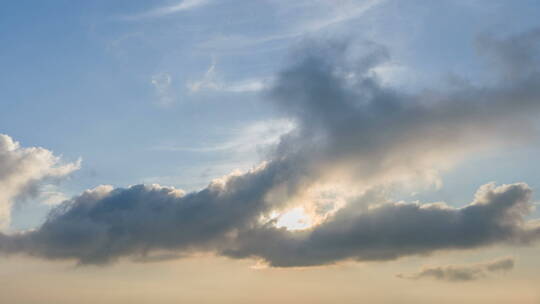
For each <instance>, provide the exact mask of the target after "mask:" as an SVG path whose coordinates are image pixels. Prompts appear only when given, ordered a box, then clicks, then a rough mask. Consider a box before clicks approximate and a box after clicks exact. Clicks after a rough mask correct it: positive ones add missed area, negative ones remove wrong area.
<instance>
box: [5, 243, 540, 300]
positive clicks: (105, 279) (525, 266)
mask: <svg viewBox="0 0 540 304" xmlns="http://www.w3.org/2000/svg"><path fill="white" fill-rule="evenodd" d="M539 254H540V248H539V247H538V246H531V247H519V248H517V247H511V246H503V247H501V246H499V247H493V248H488V249H480V250H469V251H465V252H463V251H447V252H439V253H435V254H432V255H429V256H416V257H408V258H403V259H399V260H396V261H389V262H369V263H360V262H353V261H350V262H345V263H341V264H339V265H332V266H319V267H310V268H285V269H284V268H264V269H255V268H254V267H253V266H254V265H255V264H256V262H255V261H253V260H232V259H227V258H222V257H213V256H197V257H192V258H185V259H180V260H174V261H167V262H154V263H134V262H130V261H122V262H119V263H116V264H112V265H106V266H76V265H75V264H74V262H69V261H57V262H51V261H43V260H39V259H34V258H27V257H2V258H0V303H16V304H34V303H35V304H38V303H39V304H42V303H55V304H64V303H66V304H67V303H81V304H86V303H104V304H112V303H118V304H123V303H126V304H127V303H130V304H143V303H231V304H232V303H321V304H322V303H426V304H427V303H471V304H472V303H475V304H476V303H480V304H482V303H486V304H487V303H490V304H493V303H522V304H537V303H540V288H538V286H540V273H538V271H537V270H538V269H540V260H538V258H537V257H538V256H539ZM501 256H511V257H513V258H515V260H516V266H515V268H514V269H513V270H511V271H509V272H508V273H505V274H493V275H489V276H487V277H485V278H482V279H479V280H475V281H468V282H447V281H437V280H433V279H429V278H426V279H421V280H405V279H400V278H397V277H396V274H397V273H413V272H416V271H418V270H419V269H420V268H421V267H422V266H426V265H430V266H442V265H456V264H468V263H478V262H485V261H486V260H493V259H495V258H498V257H501Z"/></svg>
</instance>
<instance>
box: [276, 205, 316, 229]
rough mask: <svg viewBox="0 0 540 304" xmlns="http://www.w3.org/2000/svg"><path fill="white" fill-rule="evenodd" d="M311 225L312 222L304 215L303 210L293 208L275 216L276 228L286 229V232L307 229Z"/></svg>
mask: <svg viewBox="0 0 540 304" xmlns="http://www.w3.org/2000/svg"><path fill="white" fill-rule="evenodd" d="M312 225H313V221H312V220H311V218H310V217H309V215H307V214H306V212H305V210H304V208H302V207H297V208H293V209H291V210H289V211H287V212H285V213H283V214H281V215H278V216H277V221H276V227H278V228H282V227H284V228H287V229H288V230H303V229H308V228H310V227H311V226H312Z"/></svg>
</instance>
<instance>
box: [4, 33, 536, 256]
mask: <svg viewBox="0 0 540 304" xmlns="http://www.w3.org/2000/svg"><path fill="white" fill-rule="evenodd" d="M531 37H532V38H531ZM533 38H534V35H533V36H531V35H529V34H528V33H527V34H523V35H521V36H518V37H511V38H508V39H514V40H516V41H523V42H521V43H513V45H515V46H516V47H521V46H522V45H526V46H527V47H532V46H533V45H535V44H534V41H535V40H534V39H533ZM489 39H495V38H492V37H491V38H489ZM508 39H506V40H505V39H499V40H490V41H497V42H498V43H502V44H504V41H507V40H508ZM527 41H528V42H527ZM498 45H499V44H497V43H494V44H491V45H490V46H489V50H490V51H489V52H491V53H490V54H499V53H500V52H503V50H501V49H500V48H499V46H498ZM505 45H506V44H505ZM485 52H486V51H485ZM504 52H506V51H504ZM530 54H531V57H530V58H529V59H527V60H529V62H531V63H535V64H536V63H537V61H536V58H534V56H533V55H534V54H535V53H532V52H531V53H530ZM293 57H294V59H293V60H292V61H291V62H290V64H289V65H288V67H286V68H285V69H284V70H283V71H282V72H281V73H279V74H278V75H277V76H276V78H275V81H274V83H273V85H272V88H271V89H269V90H268V91H267V92H266V94H267V97H268V100H270V102H272V103H273V105H274V106H275V107H276V109H278V111H280V112H281V113H283V115H284V116H286V117H287V118H288V119H290V120H292V121H294V125H295V129H293V130H292V131H291V132H289V133H287V134H285V135H283V136H281V138H280V140H279V143H278V144H276V146H275V147H274V149H272V150H271V151H270V152H269V153H268V155H267V160H266V161H265V162H264V163H263V164H262V165H260V166H258V167H256V168H254V169H252V170H250V171H249V172H246V173H243V174H232V175H230V176H227V177H224V178H223V179H221V180H216V181H214V182H212V183H211V184H210V185H209V186H208V187H206V188H205V189H202V190H200V191H196V192H192V193H187V194H186V193H183V192H182V191H179V190H177V189H174V188H169V187H162V186H158V185H137V186H132V187H129V188H117V189H114V188H112V187H110V186H100V187H97V188H95V189H92V190H88V191H86V192H84V193H83V194H81V195H79V196H76V197H74V198H72V199H70V200H68V201H66V202H64V203H63V204H62V205H60V206H59V207H57V208H55V209H54V210H53V211H52V212H51V213H50V215H49V217H48V218H47V220H46V221H45V223H44V224H43V225H41V226H40V227H38V228H37V229H35V230H33V231H30V232H24V233H18V234H11V235H4V234H0V252H3V253H5V254H17V253H23V254H27V255H31V256H36V257H43V258H48V259H73V260H77V261H79V262H80V263H90V264H100V263H108V262H111V261H114V260H116V259H118V258H121V257H133V256H135V257H138V258H140V257H146V256H149V255H152V254H153V253H155V252H160V251H166V252H169V251H173V252H174V253H176V254H182V255H185V254H190V253H193V252H200V251H205V252H212V253H216V254H220V255H225V256H228V257H232V258H248V257H249V258H258V259H262V260H264V261H266V262H267V263H268V264H270V265H272V266H279V267H293V266H312V265H324V264H332V263H336V262H339V261H342V260H350V259H352V260H360V261H372V260H391V259H396V258H399V257H402V256H407V255H415V254H427V253H432V252H435V251H439V250H457V249H470V248H478V247H482V246H488V245H494V244H503V243H512V244H528V243H530V242H532V241H534V240H535V239H537V238H538V237H539V236H540V227H538V226H537V225H534V224H533V222H528V221H527V220H526V219H525V218H526V216H527V215H528V214H529V213H530V211H531V209H532V206H533V204H532V202H531V195H532V191H531V189H530V188H529V187H528V186H527V185H526V184H524V183H516V184H511V185H502V186H498V187H497V186H495V185H494V184H488V185H484V186H482V187H480V189H479V190H478V192H477V194H476V196H475V198H474V199H473V200H472V202H471V203H470V204H467V205H465V206H464V207H462V208H455V207H450V206H447V205H445V204H443V203H435V204H418V203H414V204H413V203H403V202H392V201H389V200H388V199H385V198H384V195H383V194H382V192H379V190H378V189H384V188H387V187H392V186H393V185H395V184H398V183H411V182H418V181H427V182H434V181H435V180H436V178H437V173H438V172H439V171H440V170H444V169H448V168H450V167H451V166H452V165H453V164H454V163H456V162H457V161H459V160H460V159H462V158H464V157H467V156H469V155H477V154H479V153H481V152H482V151H485V150H486V149H493V148H498V147H506V146H508V145H514V144H515V145H517V144H526V143H527V142H529V141H531V140H534V139H535V138H536V136H537V132H536V129H535V128H534V120H535V119H536V118H537V116H538V111H539V109H540V73H539V72H538V70H537V69H530V70H529V71H528V72H527V73H528V74H527V77H522V75H519V77H518V76H516V77H513V76H511V75H512V74H504V75H502V76H501V77H500V79H499V80H498V81H497V82H496V83H495V84H493V85H489V86H488V85H485V86H482V87H475V86H472V85H467V84H464V85H463V86H461V87H459V88H456V89H453V90H451V91H449V90H441V91H437V90H432V91H429V92H419V93H417V94H410V93H404V92H400V91H399V90H396V89H393V88H389V87H386V86H383V85H381V84H380V81H379V79H378V78H377V76H376V74H374V73H373V69H375V68H376V67H377V66H379V65H380V64H383V63H384V62H386V61H387V60H388V58H389V54H388V52H387V50H386V49H385V48H383V47H381V46H378V45H376V44H373V43H362V44H351V43H343V42H325V43H315V44H310V45H306V46H305V48H303V49H302V51H301V52H299V53H298V54H296V56H293ZM501 58H504V65H506V66H511V65H513V64H518V63H513V61H512V60H513V57H511V56H510V57H508V56H502V57H501ZM520 60H521V58H520ZM498 64H502V63H501V62H499V63H498ZM508 75H510V76H511V77H509V76H508ZM327 183H339V184H341V185H345V186H346V187H347V188H348V189H350V191H351V192H352V193H355V195H354V196H352V197H351V196H348V197H347V198H346V202H345V203H344V205H343V206H339V207H338V208H330V209H333V210H334V211H333V212H331V213H329V212H324V211H321V214H323V215H324V216H323V218H322V220H321V221H320V223H318V224H317V225H315V226H312V227H310V228H308V229H305V230H299V231H291V230H287V229H286V228H277V227H276V224H275V222H276V220H275V219H273V218H272V217H271V216H270V215H271V214H272V213H273V212H276V211H284V210H287V209H288V208H292V207H295V204H296V203H297V202H298V201H302V200H305V199H306V194H307V193H309V191H312V190H313V189H316V188H317V187H320V186H321V185H324V184H327ZM335 199H336V200H338V199H341V198H339V197H336V198H335ZM330 205H331V204H330ZM319 207H320V206H319ZM322 207H323V208H322V209H325V208H328V206H322ZM334 207H335V206H334ZM315 209H317V208H315Z"/></svg>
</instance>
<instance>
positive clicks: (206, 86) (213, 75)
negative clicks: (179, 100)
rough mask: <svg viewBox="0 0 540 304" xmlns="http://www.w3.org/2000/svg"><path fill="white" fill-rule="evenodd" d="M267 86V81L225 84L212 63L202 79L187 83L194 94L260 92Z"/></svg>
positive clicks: (251, 80)
mask: <svg viewBox="0 0 540 304" xmlns="http://www.w3.org/2000/svg"><path fill="white" fill-rule="evenodd" d="M266 87H267V85H266V84H265V81H263V80H260V79H246V80H242V81H238V82H225V81H223V80H222V79H220V77H219V75H218V74H217V72H216V64H215V63H212V65H210V67H209V68H208V70H207V71H206V72H205V73H204V76H203V77H202V79H200V80H197V81H190V82H188V83H187V88H188V89H189V90H190V91H191V92H192V93H198V92H202V91H221V92H231V93H244V92H258V91H261V90H263V89H265V88H266Z"/></svg>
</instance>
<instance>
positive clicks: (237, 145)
mask: <svg viewBox="0 0 540 304" xmlns="http://www.w3.org/2000/svg"><path fill="white" fill-rule="evenodd" d="M292 129H294V124H293V123H292V122H291V121H289V120H286V119H269V120H263V121H257V122H254V123H250V124H247V125H243V126H242V127H240V128H235V129H233V130H232V131H231V133H232V134H231V135H230V136H224V137H225V140H224V141H222V142H217V143H216V144H213V145H209V146H200V147H183V146H175V145H161V146H157V147H154V148H153V149H154V150H159V151H188V152H227V153H236V154H241V155H243V156H244V157H245V156H246V155H248V154H251V155H252V154H253V153H256V152H257V151H258V150H265V149H266V148H268V147H271V146H273V145H275V144H276V143H277V142H279V139H280V137H281V136H282V135H284V134H287V133H288V132H290V131H291V130H292Z"/></svg>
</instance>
